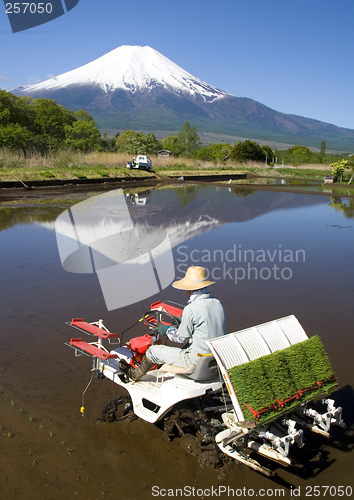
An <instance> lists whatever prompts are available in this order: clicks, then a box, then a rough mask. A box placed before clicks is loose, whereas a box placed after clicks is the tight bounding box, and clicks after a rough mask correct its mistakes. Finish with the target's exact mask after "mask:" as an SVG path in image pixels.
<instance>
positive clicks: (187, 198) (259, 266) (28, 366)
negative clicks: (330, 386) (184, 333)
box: [0, 185, 354, 500]
mask: <svg viewBox="0 0 354 500" xmlns="http://www.w3.org/2000/svg"><path fill="white" fill-rule="evenodd" d="M102 191H103V189H101V190H98V188H96V191H84V190H82V189H78V188H75V189H74V188H73V189H72V190H62V191H61V190H59V189H58V190H56V191H51V193H50V194H48V192H47V193H45V192H44V191H35V192H33V193H32V192H28V193H25V192H23V193H22V194H19V195H10V194H7V193H6V192H2V193H0V269H1V275H0V276H1V287H0V304H1V326H0V338H1V357H0V387H1V389H0V456H1V467H0V497H1V498H7V499H12V498H21V499H36V498H38V499H53V500H56V499H62V498H63V497H64V496H65V497H67V498H80V499H87V500H91V499H96V498H107V499H116V498H119V499H125V500H137V499H143V500H145V499H150V498H154V497H158V496H163V492H165V493H166V496H168V491H170V494H169V496H172V494H174V493H175V492H176V489H177V488H184V487H186V488H187V489H185V490H184V492H185V493H186V495H185V496H184V497H185V498H187V496H191V497H193V496H194V497H199V498H206V497H207V496H208V495H209V496H210V493H211V492H212V491H214V492H215V491H217V492H218V493H220V495H218V496H219V497H221V498H229V497H230V495H228V494H227V488H231V489H233V490H234V491H235V492H238V493H237V496H239V497H242V498H248V496H251V493H250V494H247V491H251V490H253V491H254V496H256V494H258V493H259V495H258V496H260V495H261V492H262V491H268V498H271V497H273V496H276V493H274V491H275V490H279V492H278V494H277V496H280V497H282V498H288V499H290V498H291V495H292V494H294V493H300V495H299V496H300V498H302V499H304V498H305V497H306V496H315V495H314V492H315V491H317V490H314V488H315V487H319V488H320V489H321V490H320V491H321V492H322V493H323V492H324V491H325V489H324V488H325V487H326V486H333V487H334V488H335V489H332V493H336V495H331V496H332V498H337V497H338V498H339V495H338V496H337V492H338V491H340V490H339V489H338V487H339V486H344V487H347V486H354V485H353V479H352V465H351V464H352V462H353V446H354V418H353V412H354V393H353V385H354V370H353V348H354V337H353V319H354V312H353V292H354V279H353V278H354V262H353V259H354V256H353V241H354V238H353V236H354V206H353V199H352V198H345V197H343V198H338V197H336V198H333V199H332V198H330V197H327V196H315V195H309V194H296V193H290V192H289V193H287V192H271V191H262V190H246V189H244V188H242V187H234V186H232V187H225V188H221V187H219V188H216V187H207V186H198V185H188V186H179V187H176V186H175V187H170V188H167V187H166V188H163V189H144V190H139V189H136V190H135V191H125V192H124V195H125V199H126V202H127V206H128V208H129V213H130V215H131V218H132V220H133V221H134V223H135V224H138V223H141V224H145V225H147V226H158V227H161V228H163V229H164V230H166V231H167V233H168V235H169V238H170V241H171V245H172V251H173V258H174V265H175V276H176V278H180V277H182V276H183V275H184V272H185V270H186V268H187V267H188V266H189V265H202V266H204V267H206V268H207V269H208V271H209V273H210V276H211V277H212V279H213V280H214V281H215V284H214V285H213V288H212V291H213V293H214V295H215V296H217V297H218V298H219V299H220V300H221V301H222V303H223V305H224V308H225V311H226V313H227V317H228V328H227V330H228V332H231V331H237V330H240V329H242V328H246V327H249V326H252V325H256V324H259V323H263V322H266V321H269V320H272V319H275V318H280V317H282V316H287V315H289V314H294V315H295V316H296V317H297V318H298V320H299V321H300V323H301V324H302V326H303V327H304V329H305V331H306V332H307V334H308V335H309V336H312V335H319V336H320V337H321V339H322V342H323V344H324V346H325V349H326V351H327V353H328V355H329V357H330V360H331V363H332V366H333V368H334V370H335V372H336V375H337V378H338V380H339V381H340V383H341V385H340V386H339V388H338V390H337V391H336V392H335V393H334V396H335V399H336V402H337V404H338V405H340V406H342V407H343V418H344V421H345V422H346V423H347V426H348V427H347V429H346V430H344V431H343V430H341V429H334V432H333V437H332V438H331V439H329V440H327V439H325V438H323V437H321V436H316V435H313V436H311V438H312V441H311V442H312V444H313V447H314V449H316V451H315V452H314V453H313V456H312V459H311V461H310V462H309V463H308V464H305V466H302V467H295V468H292V469H285V468H282V467H281V466H277V465H272V468H273V470H274V471H275V472H276V476H275V477H274V478H271V479H270V478H266V477H263V476H261V475H259V474H257V473H256V472H253V471H251V470H250V469H248V468H246V467H245V466H242V465H239V464H237V463H236V462H230V463H227V464H226V465H225V466H224V467H222V468H213V467H211V466H210V465H208V464H207V463H206V462H203V459H202V457H201V456H200V452H198V450H195V449H194V447H193V445H192V444H191V442H189V441H188V439H186V440H184V439H180V440H178V439H175V440H174V441H172V442H167V441H166V440H165V439H164V435H163V432H162V431H161V429H160V428H159V427H158V426H154V425H151V424H148V423H146V422H143V421H141V420H135V421H133V422H127V421H124V422H119V423H111V424H108V423H97V419H98V417H99V415H100V413H101V411H102V409H103V408H104V406H105V405H106V404H107V403H108V402H109V401H110V400H112V399H114V398H116V397H117V396H118V395H119V394H123V392H122V391H123V389H120V388H118V387H117V386H115V385H114V384H113V383H112V382H110V381H108V380H97V379H95V378H94V379H93V381H92V383H91V385H90V386H89V388H88V389H87V391H86V394H85V401H84V403H85V408H86V409H85V416H84V417H82V416H81V414H80V407H81V405H82V393H83V391H84V390H85V388H86V386H87V384H88V382H89V380H90V377H91V372H90V369H91V366H92V362H91V360H90V359H89V358H86V357H85V358H84V357H80V358H77V357H75V356H74V352H73V351H72V350H71V349H69V348H68V347H66V346H65V342H67V341H68V340H69V339H70V338H71V337H72V336H75V334H73V331H72V330H71V328H69V327H68V326H67V325H66V324H65V322H66V321H70V320H71V318H73V317H82V318H85V319H86V320H88V321H95V320H98V319H100V318H102V319H103V320H104V322H105V324H106V326H107V327H108V328H109V329H110V330H111V331H115V332H117V333H120V332H123V331H124V330H126V329H127V328H128V327H129V326H130V325H132V324H133V323H135V322H136V321H137V320H138V319H139V318H140V317H141V313H142V312H143V311H145V310H147V309H149V307H150V304H151V303H152V302H155V301H156V300H158V299H161V298H163V299H169V300H172V301H175V302H178V303H182V304H185V303H186V300H187V297H185V296H184V292H181V291H178V290H176V289H173V288H172V286H171V285H169V286H168V287H166V288H165V289H164V290H163V291H162V292H161V293H159V294H156V295H153V296H151V297H148V298H147V299H144V300H143V301H139V302H136V303H134V304H131V305H128V306H125V307H122V308H119V309H114V310H111V311H107V307H106V304H105V300H104V296H103V294H102V291H101V288H100V284H99V281H98V279H97V275H95V274H83V273H81V274H74V273H69V272H67V271H65V270H64V269H63V267H62V265H61V261H60V257H59V253H58V247H57V241H56V235H55V229H54V223H55V220H56V219H57V217H58V216H59V215H60V214H61V213H62V212H63V211H65V210H66V209H68V208H70V207H71V206H72V205H74V204H75V203H78V202H80V201H83V200H85V199H87V198H90V197H92V196H96V195H98V194H100V193H101V192H102ZM140 285H141V284H140V281H139V276H135V275H134V276H132V279H131V281H130V283H129V285H127V284H126V283H125V284H124V286H125V287H127V286H129V288H130V289H132V290H134V289H138V288H139V287H140ZM144 333H145V331H144V327H143V326H141V325H138V326H136V327H134V328H132V329H130V330H129V331H128V332H127V333H126V334H124V338H123V341H124V342H125V341H126V340H128V339H129V338H130V337H132V336H136V335H141V334H144ZM188 488H189V489H188ZM193 488H194V490H193ZM212 488H214V490H213V489H212ZM215 488H221V489H217V490H215ZM224 488H225V489H224ZM298 488H300V491H299V490H297V491H296V489H298ZM241 490H242V493H241ZM193 491H194V495H192V492H193ZM272 491H273V495H272V494H271V492H272ZM281 491H283V493H281ZM348 491H349V490H347V492H348ZM188 492H190V494H189V495H188ZM208 492H209V494H208ZM175 496H177V495H175ZM214 496H215V494H214ZM234 496H235V494H234ZM179 497H180V498H184V497H183V496H181V495H180V496H179Z"/></svg>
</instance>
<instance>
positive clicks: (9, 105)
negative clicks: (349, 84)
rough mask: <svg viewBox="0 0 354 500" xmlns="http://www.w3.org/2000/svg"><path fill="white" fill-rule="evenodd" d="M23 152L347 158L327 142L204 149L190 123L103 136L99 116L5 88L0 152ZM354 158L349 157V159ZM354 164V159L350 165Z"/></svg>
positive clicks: (289, 160) (294, 161) (296, 160)
mask: <svg viewBox="0 0 354 500" xmlns="http://www.w3.org/2000/svg"><path fill="white" fill-rule="evenodd" d="M1 147H5V148H8V149H13V150H20V151H23V153H24V154H26V153H27V152H28V151H36V152H40V153H42V154H46V153H47V152H49V151H56V150H58V149H60V148H63V147H68V148H70V149H73V150H78V151H82V152H85V153H86V152H89V151H112V152H115V151H117V152H122V153H129V154H132V155H136V154H139V153H140V154H156V153H157V152H158V151H160V150H162V149H166V150H168V151H170V152H171V154H172V155H173V156H174V157H179V156H181V157H187V158H195V159H198V160H204V161H212V162H215V163H225V162H227V161H228V160H231V161H235V162H239V163H244V162H266V163H267V164H268V165H270V166H273V164H274V163H278V164H282V163H283V164H284V165H294V166H296V165H300V164H306V163H327V164H330V163H331V162H333V160H334V159H337V158H341V157H343V155H342V156H341V155H327V154H326V141H325V140H323V141H322V142H321V147H320V151H319V152H318V153H315V152H313V151H312V150H311V149H310V148H308V147H306V146H301V145H295V146H292V147H291V148H289V149H287V150H272V149H271V148H270V147H269V146H260V145H259V144H257V143H256V142H254V141H250V140H245V141H243V142H238V143H237V144H235V145H233V146H232V145H231V144H224V143H218V144H211V145H209V146H203V145H202V143H201V141H200V137H199V135H198V133H197V130H196V128H195V126H191V125H190V123H189V122H185V123H184V124H183V126H182V128H181V130H180V131H179V132H178V133H177V134H175V135H168V136H167V137H165V138H163V139H162V140H161V141H159V140H157V139H156V137H155V135H154V134H153V133H147V134H144V133H143V132H135V131H134V130H125V131H123V132H122V133H120V134H116V136H115V137H108V136H107V135H106V134H104V135H103V136H101V134H100V131H99V130H98V128H97V126H96V124H95V121H94V119H93V117H92V116H91V115H90V114H89V113H87V112H86V111H83V110H79V111H70V110H68V109H66V108H65V107H64V106H61V105H59V104H57V103H56V101H53V100H51V99H33V98H31V97H18V96H15V95H13V94H11V93H10V92H6V91H5V90H0V148H1ZM347 158H348V156H347ZM351 162H354V156H353V157H352V158H351V159H350V160H349V164H350V165H351Z"/></svg>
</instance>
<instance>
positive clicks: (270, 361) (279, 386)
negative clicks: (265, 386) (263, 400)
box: [259, 351, 296, 401]
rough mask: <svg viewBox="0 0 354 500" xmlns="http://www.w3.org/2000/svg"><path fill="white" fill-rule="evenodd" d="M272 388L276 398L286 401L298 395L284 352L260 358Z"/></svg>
mask: <svg viewBox="0 0 354 500" xmlns="http://www.w3.org/2000/svg"><path fill="white" fill-rule="evenodd" d="M259 359H260V361H261V362H262V365H263V368H264V371H265V373H266V374H267V377H268V380H269V382H270V385H271V387H272V391H273V393H274V396H275V397H276V398H277V399H278V400H279V401H284V400H286V399H288V398H291V396H294V394H296V387H295V385H294V382H293V380H292V377H291V375H290V371H289V368H288V365H287V362H286V358H285V357H284V354H283V352H282V351H276V352H273V353H272V354H268V355H267V356H262V357H261V358H259Z"/></svg>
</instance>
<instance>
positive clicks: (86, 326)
mask: <svg viewBox="0 0 354 500" xmlns="http://www.w3.org/2000/svg"><path fill="white" fill-rule="evenodd" d="M71 324H72V326H75V327H77V328H80V330H84V331H85V332H89V333H92V334H93V335H97V337H101V338H102V339H117V338H119V335H118V333H110V332H107V331H106V330H103V329H102V328H99V327H98V326H95V325H92V324H91V323H87V322H86V321H84V318H73V319H72V320H71Z"/></svg>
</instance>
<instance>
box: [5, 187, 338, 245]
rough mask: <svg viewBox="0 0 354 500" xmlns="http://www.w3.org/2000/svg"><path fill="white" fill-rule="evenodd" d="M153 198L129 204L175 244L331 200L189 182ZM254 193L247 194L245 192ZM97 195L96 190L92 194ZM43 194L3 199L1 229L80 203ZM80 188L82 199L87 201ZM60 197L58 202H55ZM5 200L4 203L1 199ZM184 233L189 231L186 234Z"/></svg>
mask: <svg viewBox="0 0 354 500" xmlns="http://www.w3.org/2000/svg"><path fill="white" fill-rule="evenodd" d="M147 194H148V195H149V203H146V204H143V205H139V204H136V203H135V204H132V203H130V201H129V199H128V198H127V204H128V208H129V212H130V215H131V218H132V220H133V221H135V222H140V223H144V224H146V223H148V224H149V225H150V224H151V225H152V226H162V227H164V228H165V229H166V230H168V233H169V234H170V235H171V243H172V244H173V246H174V245H175V244H177V242H178V241H184V240H182V238H185V239H189V238H191V237H193V236H195V235H197V234H200V233H201V232H204V231H205V230H207V229H211V228H213V227H216V226H220V225H223V224H227V223H228V222H244V221H247V220H251V219H254V218H256V217H259V216H261V215H263V214H265V213H268V212H271V211H273V210H279V209H290V208H296V207H303V206H311V205H317V204H321V203H327V202H328V200H327V198H326V197H319V196H314V195H307V194H304V195H302V194H296V193H281V192H279V193H274V192H268V191H253V190H252V191H251V190H246V189H244V188H240V189H239V188H233V189H232V190H230V189H228V188H227V187H225V188H215V187H209V186H205V187H204V186H203V187H201V186H186V187H179V188H174V189H172V188H166V189H155V190H154V189H151V190H150V191H149V193H147V192H146V191H145V192H144V196H145V197H146V196H147ZM247 194H249V195H248V196H245V195H247ZM90 195H91V196H92V193H90ZM37 197H38V194H36V198H33V204H31V197H30V194H28V195H27V198H26V199H25V200H24V201H23V203H24V204H25V206H23V205H21V204H20V203H19V204H17V205H16V203H18V202H17V201H15V202H14V203H13V204H9V203H7V205H6V206H3V205H1V204H0V230H3V229H7V228H10V227H13V226H14V225H16V224H32V223H36V222H37V223H40V224H42V225H45V226H46V227H49V228H51V229H53V228H54V220H55V219H56V218H57V217H58V215H59V214H60V213H61V212H63V210H65V208H67V207H69V206H71V205H72V204H73V203H75V198H73V199H68V200H67V201H66V200H65V199H64V202H63V199H61V198H60V197H57V198H54V197H53V199H52V200H41V202H42V201H46V203H38V198H37ZM82 198H83V197H82V193H80V201H81V200H82ZM56 200H57V201H56ZM0 203H1V202H0ZM183 235H184V236H183Z"/></svg>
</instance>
